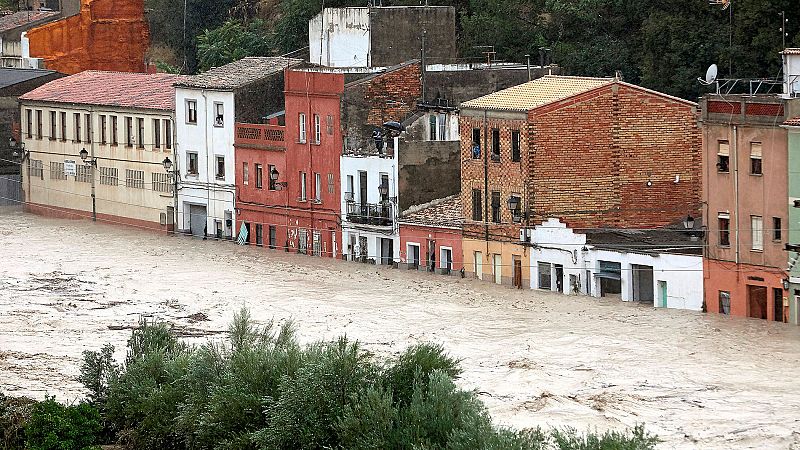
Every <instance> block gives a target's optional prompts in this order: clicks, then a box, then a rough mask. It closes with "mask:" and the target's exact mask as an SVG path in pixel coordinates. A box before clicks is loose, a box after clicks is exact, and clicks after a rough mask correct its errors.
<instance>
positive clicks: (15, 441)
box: [0, 393, 36, 450]
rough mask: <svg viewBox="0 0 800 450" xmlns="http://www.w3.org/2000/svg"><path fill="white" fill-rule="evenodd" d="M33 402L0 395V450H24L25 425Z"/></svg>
mask: <svg viewBox="0 0 800 450" xmlns="http://www.w3.org/2000/svg"><path fill="white" fill-rule="evenodd" d="M34 404H36V401H35V400H31V399H28V398H14V397H7V396H5V395H4V394H2V393H0V449H3V450H17V449H19V450H22V449H23V448H25V425H26V424H27V422H28V420H30V417H31V412H32V410H33V405H34Z"/></svg>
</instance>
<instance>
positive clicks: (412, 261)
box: [407, 244, 419, 270]
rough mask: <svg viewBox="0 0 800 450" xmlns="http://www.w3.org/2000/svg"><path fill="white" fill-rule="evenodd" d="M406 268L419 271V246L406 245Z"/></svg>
mask: <svg viewBox="0 0 800 450" xmlns="http://www.w3.org/2000/svg"><path fill="white" fill-rule="evenodd" d="M407 253H408V268H409V269H414V270H418V269H419V245H418V244H408V251H407Z"/></svg>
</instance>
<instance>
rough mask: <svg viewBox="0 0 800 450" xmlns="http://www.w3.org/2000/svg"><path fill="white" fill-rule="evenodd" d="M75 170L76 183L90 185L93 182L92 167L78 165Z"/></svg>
mask: <svg viewBox="0 0 800 450" xmlns="http://www.w3.org/2000/svg"><path fill="white" fill-rule="evenodd" d="M75 169H76V171H75V181H79V182H81V183H89V182H91V181H92V166H87V165H80V164H78V165H77V167H75Z"/></svg>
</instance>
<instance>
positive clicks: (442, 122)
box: [438, 114, 447, 141]
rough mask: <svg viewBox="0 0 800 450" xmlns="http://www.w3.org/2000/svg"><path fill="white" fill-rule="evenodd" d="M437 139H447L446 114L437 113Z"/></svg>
mask: <svg viewBox="0 0 800 450" xmlns="http://www.w3.org/2000/svg"><path fill="white" fill-rule="evenodd" d="M438 117H439V140H440V141H444V140H446V139H447V114H439V116H438Z"/></svg>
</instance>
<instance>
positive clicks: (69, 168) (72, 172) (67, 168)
mask: <svg viewBox="0 0 800 450" xmlns="http://www.w3.org/2000/svg"><path fill="white" fill-rule="evenodd" d="M64 175H66V176H68V177H74V176H77V175H78V169H77V167H76V166H75V160H72V159H65V160H64Z"/></svg>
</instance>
